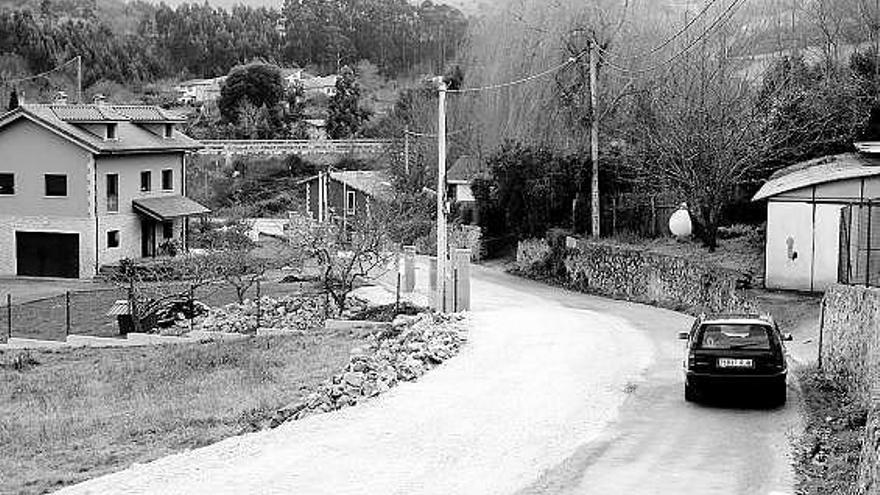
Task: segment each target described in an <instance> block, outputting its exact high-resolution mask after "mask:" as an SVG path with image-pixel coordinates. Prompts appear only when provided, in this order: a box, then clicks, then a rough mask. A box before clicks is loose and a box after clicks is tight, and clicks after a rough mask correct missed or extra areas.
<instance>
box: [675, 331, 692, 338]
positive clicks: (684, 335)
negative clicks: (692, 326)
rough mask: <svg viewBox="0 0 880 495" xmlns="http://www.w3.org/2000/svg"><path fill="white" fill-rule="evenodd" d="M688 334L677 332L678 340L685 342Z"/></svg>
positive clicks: (686, 332)
mask: <svg viewBox="0 0 880 495" xmlns="http://www.w3.org/2000/svg"><path fill="white" fill-rule="evenodd" d="M690 334H691V333H690V332H688V331H687V330H680V331H679V332H678V340H687V339H688V338H689V337H690Z"/></svg>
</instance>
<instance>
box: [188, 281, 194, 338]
mask: <svg viewBox="0 0 880 495" xmlns="http://www.w3.org/2000/svg"><path fill="white" fill-rule="evenodd" d="M195 318H196V287H195V285H194V284H189V331H190V332H192V331H193V320H195Z"/></svg>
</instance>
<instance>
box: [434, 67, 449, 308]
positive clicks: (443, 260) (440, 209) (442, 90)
mask: <svg viewBox="0 0 880 495" xmlns="http://www.w3.org/2000/svg"><path fill="white" fill-rule="evenodd" d="M438 93H439V97H440V98H439V103H438V111H437V294H436V295H435V297H436V300H437V311H439V312H441V313H445V312H446V271H447V265H448V260H447V257H446V251H447V245H446V242H447V241H446V83H445V82H444V81H442V80H441V81H440V84H439V88H438Z"/></svg>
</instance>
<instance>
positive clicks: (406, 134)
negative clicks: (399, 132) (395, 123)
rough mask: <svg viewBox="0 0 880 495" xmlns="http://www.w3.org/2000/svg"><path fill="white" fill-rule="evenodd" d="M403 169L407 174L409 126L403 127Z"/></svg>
mask: <svg viewBox="0 0 880 495" xmlns="http://www.w3.org/2000/svg"><path fill="white" fill-rule="evenodd" d="M403 169H404V170H405V171H406V175H407V177H408V176H409V126H406V127H404V128H403Z"/></svg>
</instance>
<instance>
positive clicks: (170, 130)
mask: <svg viewBox="0 0 880 495" xmlns="http://www.w3.org/2000/svg"><path fill="white" fill-rule="evenodd" d="M173 136H174V124H165V138H166V139H170V138H171V137H173Z"/></svg>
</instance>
